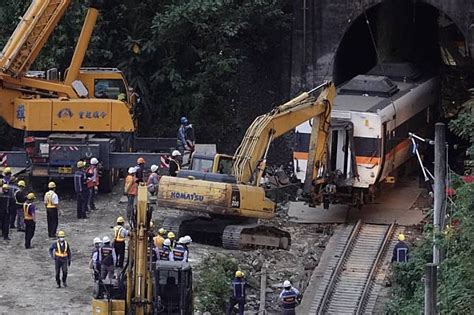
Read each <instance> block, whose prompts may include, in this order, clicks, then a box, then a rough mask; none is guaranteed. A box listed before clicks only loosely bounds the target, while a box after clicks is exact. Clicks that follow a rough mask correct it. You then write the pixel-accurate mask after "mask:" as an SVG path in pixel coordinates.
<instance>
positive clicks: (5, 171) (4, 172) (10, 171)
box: [3, 167, 12, 174]
mask: <svg viewBox="0 0 474 315" xmlns="http://www.w3.org/2000/svg"><path fill="white" fill-rule="evenodd" d="M11 173H12V169H11V168H10V167H5V169H4V170H3V174H11Z"/></svg>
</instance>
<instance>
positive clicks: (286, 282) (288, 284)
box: [283, 280, 291, 288]
mask: <svg viewBox="0 0 474 315" xmlns="http://www.w3.org/2000/svg"><path fill="white" fill-rule="evenodd" d="M283 287H284V288H291V282H290V281H288V280H285V282H283Z"/></svg>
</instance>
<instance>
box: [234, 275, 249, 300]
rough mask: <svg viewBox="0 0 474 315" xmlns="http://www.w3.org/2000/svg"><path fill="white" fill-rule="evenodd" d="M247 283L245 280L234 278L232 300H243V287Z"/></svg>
mask: <svg viewBox="0 0 474 315" xmlns="http://www.w3.org/2000/svg"><path fill="white" fill-rule="evenodd" d="M246 285H247V283H246V282H245V280H241V279H239V278H235V279H234V280H232V296H233V297H234V298H237V299H239V298H245V286H246Z"/></svg>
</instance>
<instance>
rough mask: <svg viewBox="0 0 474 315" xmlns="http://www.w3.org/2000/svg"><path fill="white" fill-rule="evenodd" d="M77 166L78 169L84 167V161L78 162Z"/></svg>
mask: <svg viewBox="0 0 474 315" xmlns="http://www.w3.org/2000/svg"><path fill="white" fill-rule="evenodd" d="M76 166H77V167H78V168H81V167H84V162H82V161H77V164H76Z"/></svg>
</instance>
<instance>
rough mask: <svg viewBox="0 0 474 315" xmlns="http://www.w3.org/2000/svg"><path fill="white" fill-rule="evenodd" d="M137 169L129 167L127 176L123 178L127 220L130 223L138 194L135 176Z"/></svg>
mask: <svg viewBox="0 0 474 315" xmlns="http://www.w3.org/2000/svg"><path fill="white" fill-rule="evenodd" d="M136 173H137V169H136V168H135V167H130V168H129V169H128V175H127V177H125V184H124V187H123V193H124V195H126V196H127V199H128V203H127V219H128V221H132V216H133V210H134V208H135V197H136V196H137V192H138V184H137V183H136V177H135V174H136Z"/></svg>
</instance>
